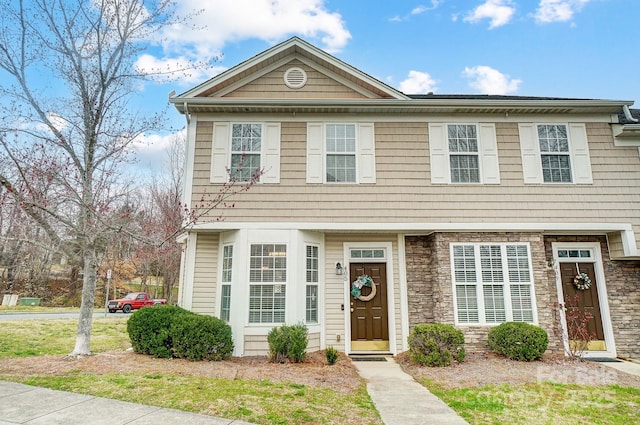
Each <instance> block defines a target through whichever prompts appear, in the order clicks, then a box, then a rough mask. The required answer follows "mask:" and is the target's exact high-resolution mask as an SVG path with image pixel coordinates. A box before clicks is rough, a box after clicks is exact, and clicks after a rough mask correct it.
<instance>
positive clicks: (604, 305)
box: [551, 242, 617, 357]
mask: <svg viewBox="0 0 640 425" xmlns="http://www.w3.org/2000/svg"><path fill="white" fill-rule="evenodd" d="M563 249H568V250H572V249H589V250H591V251H592V252H593V256H592V257H591V258H575V257H558V251H560V250H563ZM551 250H552V251H553V260H554V261H553V262H554V270H555V275H556V291H557V295H558V303H559V304H560V305H564V293H563V291H562V278H561V276H560V263H595V267H594V268H595V273H596V288H597V289H598V303H599V304H600V315H601V316H602V318H601V320H602V329H603V331H604V340H605V344H606V346H607V350H606V351H585V352H584V353H583V357H616V356H617V352H616V344H615V339H614V337H613V326H612V324H611V311H610V309H609V297H608V295H607V285H606V282H605V276H604V265H603V263H602V251H601V250H600V244H599V243H598V242H552V243H551ZM559 311H560V323H561V325H562V334H563V337H562V341H563V345H564V349H565V353H567V352H568V350H569V341H568V338H567V321H566V318H565V313H564V309H563V308H561V309H559Z"/></svg>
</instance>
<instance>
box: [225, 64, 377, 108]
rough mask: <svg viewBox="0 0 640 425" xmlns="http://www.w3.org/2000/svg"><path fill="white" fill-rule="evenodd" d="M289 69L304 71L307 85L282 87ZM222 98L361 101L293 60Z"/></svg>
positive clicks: (333, 82) (341, 85)
mask: <svg viewBox="0 0 640 425" xmlns="http://www.w3.org/2000/svg"><path fill="white" fill-rule="evenodd" d="M292 67H297V68H301V69H303V70H304V71H305V72H306V73H307V83H306V84H305V85H304V87H301V88H299V89H291V88H289V87H287V86H286V85H285V83H284V73H285V72H286V71H287V70H288V69H289V68H292ZM224 97H242V98H251V99H273V98H281V99H308V98H315V99H361V98H365V96H364V95H362V94H360V93H358V92H357V91H355V90H353V89H351V88H349V87H347V86H345V85H343V84H340V83H339V82H336V81H335V80H334V79H332V78H329V77H327V76H326V75H325V74H323V73H322V72H319V71H317V70H315V69H313V68H311V67H310V66H307V65H305V64H303V63H302V62H300V61H298V60H293V61H291V62H289V63H287V64H285V65H283V66H281V67H279V68H277V69H275V70H273V71H271V72H269V73H267V74H265V75H263V76H261V77H259V78H257V79H255V80H254V81H252V82H250V83H248V84H246V85H244V86H242V87H240V88H238V89H236V90H234V91H232V92H230V93H228V94H227V95H225V96H224Z"/></svg>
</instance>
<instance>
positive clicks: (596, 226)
mask: <svg viewBox="0 0 640 425" xmlns="http://www.w3.org/2000/svg"><path fill="white" fill-rule="evenodd" d="M238 229H262V230H292V229H296V230H311V231H316V232H328V233H331V232H345V233H353V232H372V233H389V232H402V233H404V234H406V235H409V236H410V235H424V234H428V233H433V232H542V233H550V234H563V233H565V234H606V233H612V232H620V236H621V238H622V244H623V249H624V255H625V256H626V257H637V256H640V250H638V246H637V244H636V238H635V233H634V231H633V226H632V225H631V224H630V223H607V222H605V223H554V222H550V223H545V222H540V223H344V222H343V223H330V222H326V223H325V222H322V223H321V222H318V223H309V222H300V223H291V222H288V223H279V222H226V221H221V222H209V223H200V224H196V225H194V226H193V227H192V228H191V229H190V231H192V232H198V231H200V232H207V231H214V232H221V231H225V230H238Z"/></svg>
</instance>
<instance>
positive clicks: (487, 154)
mask: <svg viewBox="0 0 640 425" xmlns="http://www.w3.org/2000/svg"><path fill="white" fill-rule="evenodd" d="M479 127H480V149H481V150H480V155H482V162H481V164H482V183H484V184H500V164H499V162H498V140H497V138H496V126H495V124H490V123H483V124H480V125H479Z"/></svg>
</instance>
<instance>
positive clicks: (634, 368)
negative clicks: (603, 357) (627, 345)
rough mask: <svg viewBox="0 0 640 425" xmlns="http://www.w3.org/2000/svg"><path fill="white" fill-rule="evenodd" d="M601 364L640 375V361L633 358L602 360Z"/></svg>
mask: <svg viewBox="0 0 640 425" xmlns="http://www.w3.org/2000/svg"><path fill="white" fill-rule="evenodd" d="M600 364H603V365H605V366H609V367H610V368H613V369H616V370H619V371H622V372H626V373H628V374H630V375H636V376H640V361H638V360H631V361H625V360H620V361H619V362H602V363H600Z"/></svg>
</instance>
